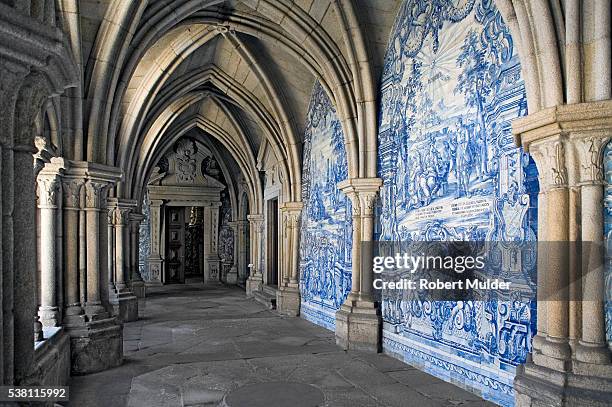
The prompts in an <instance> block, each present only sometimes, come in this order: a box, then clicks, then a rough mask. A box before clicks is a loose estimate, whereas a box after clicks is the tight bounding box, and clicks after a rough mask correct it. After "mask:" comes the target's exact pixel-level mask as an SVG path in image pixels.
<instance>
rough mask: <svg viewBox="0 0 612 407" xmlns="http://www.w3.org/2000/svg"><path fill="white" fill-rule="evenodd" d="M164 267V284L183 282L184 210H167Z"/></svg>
mask: <svg viewBox="0 0 612 407" xmlns="http://www.w3.org/2000/svg"><path fill="white" fill-rule="evenodd" d="M166 219H167V224H166V230H167V235H166V238H167V240H166V242H167V244H166V267H165V273H164V274H165V275H164V283H166V284H170V283H184V282H185V208H183V207H179V206H174V207H173V206H171V207H168V209H167V216H166Z"/></svg>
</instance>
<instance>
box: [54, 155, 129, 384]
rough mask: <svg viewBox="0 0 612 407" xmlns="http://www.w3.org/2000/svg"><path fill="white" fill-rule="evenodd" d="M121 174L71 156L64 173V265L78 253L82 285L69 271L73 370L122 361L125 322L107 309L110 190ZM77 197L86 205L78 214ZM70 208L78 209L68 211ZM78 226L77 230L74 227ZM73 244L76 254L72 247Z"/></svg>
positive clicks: (88, 370)
mask: <svg viewBox="0 0 612 407" xmlns="http://www.w3.org/2000/svg"><path fill="white" fill-rule="evenodd" d="M120 177H121V173H120V172H119V171H118V169H116V168H113V167H107V166H104V165H99V164H94V163H89V162H84V161H70V162H69V169H68V170H67V173H66V177H65V179H64V185H65V188H66V190H65V191H64V192H65V194H64V196H65V198H67V199H68V202H69V205H68V208H65V212H66V213H67V216H66V220H65V223H66V226H65V227H66V229H65V237H66V239H67V240H68V241H67V242H66V246H65V247H66V248H67V249H66V259H67V262H68V263H67V264H66V268H65V270H74V268H75V264H76V263H75V262H76V260H75V258H76V259H78V268H79V269H80V271H79V280H80V283H79V284H78V285H77V284H75V283H76V280H75V276H74V274H73V273H72V272H67V274H68V278H67V280H66V281H67V284H68V285H69V288H68V289H67V291H66V293H67V295H66V297H67V298H72V299H71V300H69V303H68V304H67V305H68V306H69V309H71V310H72V311H71V312H70V313H68V312H67V313H66V314H67V316H66V321H67V322H68V323H67V324H66V332H67V333H68V334H69V335H70V350H71V361H72V369H71V370H72V372H73V373H74V374H86V373H93V372H98V371H100V370H104V369H108V368H110V367H115V366H118V365H119V364H121V362H122V360H123V338H122V330H121V325H120V324H118V323H117V320H116V318H114V317H111V316H110V315H109V310H110V304H109V303H108V298H107V297H108V293H107V291H106V285H107V284H108V280H109V277H108V276H106V268H107V267H108V265H107V259H106V256H107V249H108V233H107V224H106V218H107V213H106V211H107V208H106V196H107V191H108V189H109V188H110V186H111V185H112V184H113V183H114V182H116V181H118V180H119V179H120ZM79 186H80V188H79ZM79 189H80V194H79V191H78V190H79ZM68 190H70V192H68ZM79 198H80V199H79ZM79 200H80V201H81V202H80V203H81V207H82V210H81V211H79V212H78V213H79V216H78V217H77V215H76V213H77V211H76V208H77V207H78V204H79V202H78V201H79ZM71 209H72V212H74V213H71V212H70V210H71ZM80 215H82V216H80ZM77 219H78V223H77ZM77 225H78V226H77ZM77 229H78V234H77V233H76V232H75V231H76V230H77ZM77 238H78V243H77V242H76V239H77ZM70 247H72V248H70ZM75 247H76V248H77V251H78V255H76V253H74V250H75ZM71 253H74V254H71ZM75 287H78V289H79V293H77V295H76V297H77V298H78V301H80V302H81V306H83V303H84V305H85V315H82V314H80V312H81V311H80V310H79V308H78V307H77V306H72V305H71V304H72V301H73V299H74V297H75V293H74V291H75Z"/></svg>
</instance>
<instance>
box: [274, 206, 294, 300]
mask: <svg viewBox="0 0 612 407" xmlns="http://www.w3.org/2000/svg"><path fill="white" fill-rule="evenodd" d="M280 212H281V218H280V219H281V225H282V226H281V234H280V239H281V241H280V245H281V251H282V253H283V254H284V255H283V257H282V266H281V279H280V284H279V287H280V288H281V289H282V288H283V287H287V285H289V278H290V275H291V255H290V253H291V225H290V223H289V213H288V211H287V207H286V206H285V205H283V206H281V207H280ZM277 302H278V300H277Z"/></svg>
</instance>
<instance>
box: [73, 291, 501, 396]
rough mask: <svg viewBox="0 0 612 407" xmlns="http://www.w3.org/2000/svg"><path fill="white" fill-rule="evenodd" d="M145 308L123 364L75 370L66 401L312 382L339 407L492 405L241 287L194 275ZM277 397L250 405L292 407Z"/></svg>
mask: <svg viewBox="0 0 612 407" xmlns="http://www.w3.org/2000/svg"><path fill="white" fill-rule="evenodd" d="M139 305H140V307H139V312H140V318H139V320H138V321H135V322H128V323H126V324H125V325H124V330H123V335H124V338H123V349H124V358H125V360H124V363H123V364H122V365H121V366H120V367H117V368H113V369H110V370H107V371H105V372H101V373H94V374H91V375H85V376H75V377H73V378H72V380H71V382H70V383H69V385H70V386H71V389H72V394H71V400H70V403H68V404H66V405H69V406H88V407H108V406H113V407H123V406H126V407H127V406H129V407H162V406H164V407H174V406H176V407H182V406H202V407H203V406H217V405H220V404H219V403H220V402H221V401H222V398H223V395H224V394H225V393H226V392H228V391H230V390H232V389H236V388H238V387H241V386H245V385H249V384H257V383H266V382H280V383H281V385H282V384H285V383H287V382H289V383H296V382H297V383H306V384H310V385H313V386H315V387H316V388H317V389H320V390H321V391H322V394H323V395H324V402H325V403H324V404H320V405H322V406H323V405H324V406H330V407H353V406H364V407H370V406H371V407H375V406H376V407H395V406H398V407H401V406H419V407H447V406H452V405H454V406H462V407H463V406H469V407H476V406H492V405H493V404H490V403H486V402H484V401H482V400H481V399H480V398H479V397H478V396H475V395H474V394H471V393H468V392H466V391H464V390H462V389H460V388H458V387H455V386H453V385H452V384H449V383H446V382H444V381H442V380H440V379H437V378H435V377H433V376H430V375H428V374H426V373H423V372H421V371H419V370H417V369H415V368H412V367H410V366H408V365H406V364H404V363H401V362H399V361H397V360H395V359H392V358H390V357H389V356H386V355H381V354H371V353H362V352H356V351H348V352H347V351H344V350H343V349H341V348H340V347H338V346H337V345H336V344H335V342H334V337H333V334H332V333H330V332H329V331H327V330H325V329H323V328H321V327H318V326H316V325H314V324H312V323H310V322H308V321H305V320H303V319H301V318H295V317H281V316H279V315H278V314H277V313H275V312H273V311H271V310H269V309H266V308H265V307H264V306H262V305H261V304H259V303H257V302H255V301H254V300H252V299H247V298H245V296H244V292H243V291H242V290H240V289H239V288H235V287H227V286H222V285H218V286H211V287H209V286H204V285H203V284H202V283H201V282H198V281H194V280H191V281H188V282H187V284H186V285H168V286H164V287H161V288H157V289H152V290H151V291H150V293H147V298H146V299H144V300H141V302H140V304H139ZM230 394H231V393H230ZM269 396H270V395H261V394H260V395H259V399H258V395H256V394H253V395H252V397H251V398H250V399H249V402H248V403H246V404H241V406H250V407H260V406H262V407H263V406H269V407H277V406H278V407H283V406H287V405H288V404H283V403H282V402H280V401H278V402H277V404H274V403H271V404H270V400H271V399H270V397H269ZM300 397H301V396H300V395H298V399H299V398H300ZM261 400H264V401H266V402H265V403H262V401H261ZM408 400H409V402H408ZM312 405H313V404H309V403H308V402H306V401H304V404H300V403H299V402H298V403H292V404H291V406H292V407H302V406H312Z"/></svg>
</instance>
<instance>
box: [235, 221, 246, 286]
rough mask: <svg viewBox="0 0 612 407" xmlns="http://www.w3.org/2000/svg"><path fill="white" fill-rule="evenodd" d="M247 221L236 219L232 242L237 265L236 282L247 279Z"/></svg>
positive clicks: (243, 282)
mask: <svg viewBox="0 0 612 407" xmlns="http://www.w3.org/2000/svg"><path fill="white" fill-rule="evenodd" d="M248 224H249V222H248V221H246V220H239V221H236V230H237V232H236V238H235V239H234V244H235V248H236V253H237V262H238V263H237V267H238V282H239V283H241V284H245V283H246V280H247V270H248V262H247V239H248V237H247V235H246V233H247V228H248Z"/></svg>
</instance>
